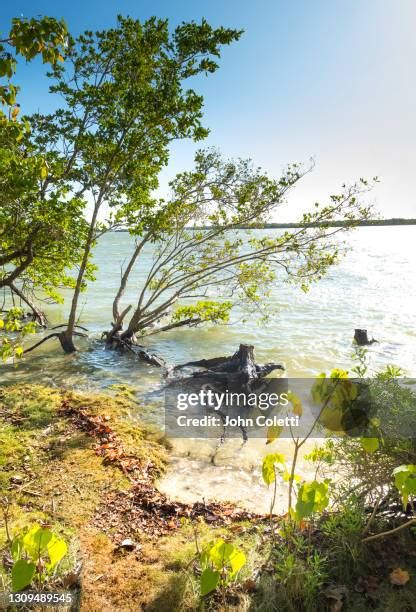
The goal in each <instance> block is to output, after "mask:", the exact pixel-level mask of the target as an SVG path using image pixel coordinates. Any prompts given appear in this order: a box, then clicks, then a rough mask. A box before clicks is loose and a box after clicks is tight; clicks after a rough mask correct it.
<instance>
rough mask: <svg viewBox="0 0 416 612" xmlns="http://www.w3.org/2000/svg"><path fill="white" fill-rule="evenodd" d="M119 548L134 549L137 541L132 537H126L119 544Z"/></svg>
mask: <svg viewBox="0 0 416 612" xmlns="http://www.w3.org/2000/svg"><path fill="white" fill-rule="evenodd" d="M118 547H119V548H124V549H125V550H134V549H135V548H136V542H134V540H132V539H131V538H126V539H125V540H123V541H122V542H121V543H120V544H119V546H118Z"/></svg>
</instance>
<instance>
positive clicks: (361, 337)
mask: <svg viewBox="0 0 416 612" xmlns="http://www.w3.org/2000/svg"><path fill="white" fill-rule="evenodd" d="M354 340H355V342H356V343H357V344H358V346H368V345H369V344H374V342H378V340H375V339H374V338H372V339H371V340H370V339H369V338H368V335H367V330H366V329H356V330H354Z"/></svg>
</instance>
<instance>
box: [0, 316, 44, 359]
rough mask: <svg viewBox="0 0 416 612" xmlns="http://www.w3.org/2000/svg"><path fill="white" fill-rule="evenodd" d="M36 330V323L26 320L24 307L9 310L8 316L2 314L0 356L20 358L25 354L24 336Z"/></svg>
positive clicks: (3, 357) (0, 321)
mask: <svg viewBox="0 0 416 612" xmlns="http://www.w3.org/2000/svg"><path fill="white" fill-rule="evenodd" d="M35 332H36V323H35V322H34V321H29V322H25V321H24V319H23V310H22V308H17V307H15V308H11V309H10V310H8V311H7V313H6V317H3V316H0V358H1V359H2V360H3V361H7V360H9V359H20V358H21V357H22V355H23V346H22V340H23V338H24V337H25V336H27V335H28V334H33V333H35ZM6 334H7V335H6ZM10 334H12V336H10ZM13 336H14V337H13Z"/></svg>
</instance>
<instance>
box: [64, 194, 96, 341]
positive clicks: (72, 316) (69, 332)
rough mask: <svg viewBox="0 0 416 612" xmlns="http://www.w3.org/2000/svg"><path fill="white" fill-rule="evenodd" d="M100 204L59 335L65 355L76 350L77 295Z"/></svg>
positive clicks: (91, 224) (92, 220) (92, 219)
mask: <svg viewBox="0 0 416 612" xmlns="http://www.w3.org/2000/svg"><path fill="white" fill-rule="evenodd" d="M100 204H101V202H100V201H98V202H97V203H96V205H95V207H94V213H93V215H92V218H91V223H90V227H89V230H88V236H87V240H86V243H85V248H84V254H83V257H82V262H81V266H80V268H79V272H78V276H77V282H76V285H75V289H74V294H73V296H72V302H71V310H70V312H69V317H68V324H67V327H66V330H65V331H64V332H62V333H61V334H59V340H60V343H61V346H62V348H63V350H64V351H65V353H74V352H75V351H76V350H77V349H76V346H75V344H74V341H73V335H74V329H75V321H76V316H77V309H78V300H79V295H80V293H81V288H82V281H83V280H84V274H85V270H86V268H87V264H88V259H89V256H90V252H91V247H92V244H93V242H94V233H95V225H96V222H97V216H98V211H99V209H100Z"/></svg>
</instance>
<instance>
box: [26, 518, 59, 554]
mask: <svg viewBox="0 0 416 612" xmlns="http://www.w3.org/2000/svg"><path fill="white" fill-rule="evenodd" d="M52 536H53V534H52V532H51V531H49V529H42V527H40V525H34V526H33V527H32V528H31V529H30V531H28V532H27V533H26V535H24V536H23V547H24V549H25V551H26V552H27V553H28V555H29V556H30V557H31V559H32V560H33V561H37V560H38V559H39V557H40V556H41V555H42V553H44V552H45V551H46V549H47V545H48V543H49V542H50V540H51V539H52Z"/></svg>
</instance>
